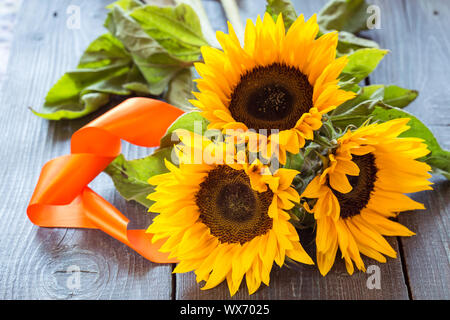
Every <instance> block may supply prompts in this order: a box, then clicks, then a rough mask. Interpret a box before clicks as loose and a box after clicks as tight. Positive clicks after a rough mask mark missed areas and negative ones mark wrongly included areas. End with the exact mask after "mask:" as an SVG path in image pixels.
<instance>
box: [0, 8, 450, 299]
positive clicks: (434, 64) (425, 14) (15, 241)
mask: <svg viewBox="0 0 450 320" xmlns="http://www.w3.org/2000/svg"><path fill="white" fill-rule="evenodd" d="M109 2H110V1H108V0H102V1H88V0H85V1H83V0H47V1H42V0H25V1H24V3H23V4H22V6H21V8H20V11H19V13H18V21H17V25H16V28H15V34H14V41H13V45H12V49H11V54H10V58H9V63H8V69H7V73H6V76H5V78H4V81H3V86H2V90H1V93H0V94H1V96H0V102H1V103H0V110H1V113H0V139H1V140H0V141H1V146H2V148H1V151H0V152H1V164H2V165H1V178H2V180H1V183H0V194H2V195H3V196H2V201H0V217H1V223H0V298H1V299H229V293H228V290H227V287H226V285H225V284H224V283H222V285H220V286H218V287H217V288H214V289H212V290H206V291H201V290H200V286H199V285H198V284H197V283H196V281H195V278H194V274H193V273H187V274H177V275H175V274H172V273H171V272H172V270H173V268H174V266H173V265H170V264H166V265H158V264H154V263H151V262H149V261H147V260H145V259H144V258H142V257H141V256H140V255H138V254H137V253H135V252H134V251H132V250H131V249H129V248H128V247H126V246H124V245H122V244H121V243H120V242H118V241H117V240H115V239H113V238H111V237H109V236H108V235H106V234H104V233H102V232H100V231H97V230H73V229H68V230H66V229H47V228H38V227H36V226H34V225H33V224H32V223H31V222H30V221H29V220H28V218H27V216H26V207H27V203H28V200H29V199H30V196H31V194H32V192H33V188H34V186H35V183H36V182H37V178H38V175H39V172H40V170H41V167H42V165H43V164H44V163H45V162H47V161H48V160H50V159H52V158H54V157H57V156H60V155H63V154H67V153H69V139H70V136H71V134H72V133H73V132H75V131H76V130H77V129H79V128H80V127H82V126H83V125H84V124H86V123H87V122H88V121H90V120H92V119H93V118H94V117H96V116H98V115H99V114H101V112H98V113H96V114H94V115H91V116H88V117H86V118H83V119H80V120H75V121H60V122H50V121H46V120H43V119H41V118H38V117H36V116H34V115H33V114H32V113H31V112H30V111H29V110H28V107H29V106H33V107H35V108H39V107H40V105H41V104H42V103H43V101H44V97H45V95H46V92H47V91H48V89H49V88H50V87H51V86H52V85H53V84H54V83H55V81H56V80H57V79H58V78H59V77H60V76H61V75H62V74H63V73H64V72H65V71H67V70H69V69H71V68H74V67H75V66H76V64H77V62H78V59H79V57H80V55H81V53H82V52H83V50H84V49H85V48H86V46H87V45H88V43H90V41H92V40H93V39H94V38H96V37H97V36H98V35H100V34H101V33H103V32H104V29H103V27H102V23H103V20H104V18H105V15H106V10H105V9H104V7H105V6H106V5H107V4H108V3H109ZM325 2H326V1H325V0H321V1H317V0H310V1H308V0H301V1H300V0H298V1H295V2H294V5H295V7H296V9H297V11H298V12H303V13H305V15H306V16H307V17H309V16H310V15H312V14H313V13H314V12H317V11H318V10H319V9H320V8H321V7H322V6H323V4H324V3H325ZM369 2H372V3H374V4H376V5H378V6H379V7H380V9H381V29H378V30H372V31H370V32H368V33H366V35H367V36H370V37H371V38H373V39H374V40H376V41H377V42H379V43H380V45H381V46H382V47H384V48H388V49H390V50H391V53H390V54H389V55H388V56H387V57H386V58H385V59H384V61H383V62H382V63H381V65H380V66H379V67H378V69H377V70H376V71H375V72H374V73H373V75H372V76H371V77H370V79H369V81H370V83H391V84H397V85H400V86H404V87H407V88H414V89H417V90H419V91H420V96H419V98H418V99H417V100H416V101H415V102H414V103H413V104H412V105H411V106H410V107H409V110H410V111H411V112H413V113H414V114H416V115H417V116H419V118H421V119H422V120H423V121H424V122H425V123H426V124H427V125H428V126H429V127H430V128H431V130H432V131H433V132H434V133H435V135H436V137H437V139H438V140H439V142H440V143H441V144H442V145H443V147H445V148H447V149H449V148H450V134H449V124H450V113H449V105H450V90H449V89H448V86H449V76H448V75H449V74H450V58H449V52H450V37H449V35H448V31H449V30H450V2H448V1H441V0H408V1H406V0H389V1H388V0H369ZM71 4H75V5H78V6H79V7H80V9H81V11H80V12H81V24H80V29H78V30H77V29H75V30H73V29H68V28H67V27H66V20H67V18H68V14H67V13H66V10H67V8H68V6H69V5H71ZM204 6H205V9H206V11H207V13H208V15H209V16H210V18H211V23H212V25H213V28H215V29H218V30H223V31H225V30H226V19H225V18H224V11H223V9H222V7H221V5H220V3H219V2H218V1H213V0H206V1H204ZM239 7H240V13H241V17H242V19H247V18H251V19H255V18H256V15H257V14H262V13H263V12H264V8H265V5H264V1H263V0H258V1H253V0H252V1H250V0H245V1H244V0H242V1H239ZM123 150H124V151H123V152H124V153H125V155H126V156H127V157H128V158H137V157H142V156H145V155H146V154H147V152H148V150H145V149H139V148H135V147H132V146H129V145H127V144H124V149H123ZM433 181H434V182H435V185H434V189H435V190H434V191H429V192H423V193H420V194H417V195H414V196H413V198H414V199H416V200H418V201H421V202H424V203H425V206H426V207H427V210H426V211H417V212H415V211H414V212H408V213H404V214H402V215H401V216H400V218H399V220H400V222H401V223H403V224H405V225H406V226H407V227H408V228H410V229H411V230H413V231H415V232H416V233H417V235H416V236H414V237H411V238H402V239H399V238H396V237H390V238H389V239H388V240H389V242H390V243H391V244H392V246H393V247H394V248H395V249H396V251H397V252H398V258H397V259H388V262H387V263H385V264H380V263H378V262H376V261H374V260H371V259H368V258H366V259H364V261H365V263H366V266H368V265H376V266H379V268H380V272H381V273H380V275H381V289H369V288H368V287H367V279H368V278H369V276H370V275H369V274H366V273H363V272H356V273H355V274H354V275H353V276H349V275H347V273H346V271H345V266H344V263H343V260H340V259H339V258H338V260H337V262H336V264H335V266H334V268H333V269H332V271H331V272H330V273H329V274H328V275H327V276H326V277H322V276H321V275H320V274H319V272H318V271H317V269H316V268H315V267H309V266H304V267H301V268H300V269H299V270H292V269H288V268H283V269H278V268H274V270H273V271H272V274H271V284H270V287H266V286H264V285H263V286H262V287H261V288H260V289H259V290H258V291H257V292H256V293H255V294H253V295H251V296H248V294H247V290H246V287H245V284H243V285H242V287H241V289H240V290H239V292H238V293H237V294H236V295H235V297H234V298H235V299H449V298H450V268H449V257H450V249H449V232H448V230H449V228H450V220H449V209H450V206H449V202H450V201H449V198H450V183H449V182H448V181H446V180H445V179H443V178H441V177H434V178H433ZM91 186H92V187H93V188H94V189H95V190H96V191H97V192H99V193H100V194H101V195H102V196H104V197H105V198H106V199H107V200H108V201H110V202H112V203H113V204H114V205H115V206H117V207H118V208H119V209H120V210H121V211H122V212H124V213H126V215H127V216H128V217H129V218H130V219H131V220H132V221H133V226H132V227H141V228H142V227H145V226H146V225H148V223H149V221H150V220H149V219H150V218H149V217H148V216H147V214H146V213H145V212H146V210H145V209H144V208H143V207H141V206H140V205H138V204H136V203H133V202H130V203H127V202H126V201H125V200H123V199H122V198H121V196H120V195H118V194H117V192H116V191H115V189H114V187H113V185H112V182H111V181H110V179H109V177H107V176H106V175H104V174H102V175H101V176H100V177H98V178H97V179H96V180H95V181H94V182H93V183H92V184H91ZM307 233H308V232H307ZM307 233H305V234H304V235H303V237H306V238H308V237H309V239H311V234H309V235H308V234H307ZM310 242H311V241H309V243H310ZM305 246H307V247H308V248H309V249H308V250H311V245H307V244H306V243H305ZM71 266H75V268H77V267H78V268H79V270H80V286H79V288H78V287H75V288H74V287H73V286H70V285H68V280H70V276H71V275H72V274H71ZM75 270H76V269H75ZM71 288H72V289H71Z"/></svg>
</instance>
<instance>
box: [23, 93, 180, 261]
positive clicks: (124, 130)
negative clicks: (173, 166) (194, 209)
mask: <svg viewBox="0 0 450 320" xmlns="http://www.w3.org/2000/svg"><path fill="white" fill-rule="evenodd" d="M182 113H183V111H181V110H179V109H177V108H175V107H174V106H171V105H170V104H167V103H165V102H162V101H159V100H154V99H149V98H130V99H128V100H126V101H124V102H122V103H121V104H119V105H118V106H116V107H115V108H113V109H111V110H109V111H108V112H106V113H105V114H103V115H102V116H100V117H99V118H97V119H95V120H93V121H92V122H90V123H89V124H87V125H86V126H84V127H83V128H81V129H79V130H78V131H76V132H75V133H74V134H73V135H72V139H71V154H70V155H65V156H62V157H58V158H56V159H53V160H50V161H49V162H47V163H46V164H45V165H44V167H43V168H42V171H41V175H40V177H39V180H38V183H37V185H36V188H35V190H34V193H33V195H32V197H31V200H30V203H29V205H28V208H27V214H28V218H29V219H30V220H31V221H32V222H33V223H34V224H36V225H38V226H40V227H62V228H92V229H100V230H102V231H104V232H106V233H107V234H109V235H110V236H112V237H114V238H116V239H117V240H119V241H121V242H123V243H125V244H126V245H128V246H129V247H130V248H132V249H134V250H135V251H136V252H138V253H139V254H141V255H142V256H143V257H145V258H146V259H148V260H150V261H153V262H157V263H172V262H176V260H174V259H169V258H168V254H166V253H161V252H159V251H158V249H159V248H160V247H161V245H162V244H163V243H164V241H157V242H155V243H154V244H152V243H151V238H152V234H148V233H145V230H128V229H127V226H128V222H129V220H128V219H127V218H126V217H125V216H124V215H123V214H122V213H121V212H120V211H119V210H117V209H116V208H115V207H114V206H113V205H112V204H110V203H109V202H108V201H106V200H105V199H103V198H102V197H101V196H100V195H98V194H97V193H95V192H94V191H93V190H92V189H90V188H89V187H88V186H87V185H88V184H89V183H90V182H91V181H92V180H93V179H94V178H95V177H96V176H97V175H98V174H99V173H101V172H102V171H103V170H104V169H105V168H106V167H107V166H108V164H109V163H110V162H111V161H113V160H114V159H115V158H116V157H117V156H118V155H119V154H120V151H121V140H125V141H127V142H130V143H132V144H135V145H138V146H142V147H156V146H158V145H159V141H160V138H161V137H162V136H163V135H164V133H165V132H166V130H167V128H168V127H169V126H170V125H171V124H172V123H173V122H174V121H175V120H176V119H177V118H178V117H179V116H180V115H181V114H182Z"/></svg>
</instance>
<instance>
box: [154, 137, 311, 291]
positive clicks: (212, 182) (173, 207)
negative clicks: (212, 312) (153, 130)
mask: <svg viewBox="0 0 450 320" xmlns="http://www.w3.org/2000/svg"><path fill="white" fill-rule="evenodd" d="M180 139H181V138H180ZM181 140H182V141H183V143H186V145H189V144H190V143H189V142H186V139H185V140H183V139H181ZM213 144H214V143H212V142H208V141H207V140H206V139H204V138H203V143H201V144H200V146H201V148H202V149H203V150H204V149H206V148H210V150H212V149H215V150H216V152H217V153H220V152H222V151H223V150H225V148H224V147H223V146H221V145H218V146H217V147H216V146H214V147H211V145H213ZM194 148H195V147H194ZM177 154H178V157H179V162H180V163H179V167H177V166H175V165H174V164H172V163H171V162H169V161H166V167H167V169H168V170H169V172H168V173H165V174H162V175H158V176H155V177H152V178H151V179H150V180H149V183H150V184H152V185H156V187H155V192H153V193H151V194H150V195H149V197H148V198H149V199H151V200H153V201H155V202H154V204H153V205H152V206H151V207H150V209H149V210H150V211H152V212H158V213H160V214H159V215H158V216H157V217H155V219H154V220H153V222H152V224H151V225H150V226H149V228H148V230H147V232H150V233H153V234H154V235H153V238H152V239H153V241H157V240H158V239H166V241H165V243H164V245H163V246H162V247H161V249H160V251H162V252H170V257H173V258H176V259H177V260H178V261H179V264H178V265H177V267H176V268H175V270H174V272H189V271H195V274H196V277H197V282H200V281H206V283H205V285H204V287H203V288H202V289H210V288H213V287H215V286H217V285H218V284H219V283H221V282H222V281H224V280H225V279H226V281H227V283H228V288H229V290H230V294H231V295H234V294H235V293H236V291H237V290H238V288H239V286H240V284H241V282H242V279H243V277H244V275H245V278H246V282H247V287H248V291H249V294H252V293H253V292H255V291H256V290H257V289H258V288H259V286H260V284H261V282H263V283H265V284H266V285H268V284H269V274H270V271H271V269H272V266H273V262H274V261H275V263H276V264H278V265H279V266H280V267H281V266H282V265H283V263H284V260H285V257H286V256H287V257H289V258H291V259H293V260H296V261H299V262H302V263H306V264H313V261H312V260H311V258H310V257H309V256H308V254H307V253H306V252H305V251H304V249H303V248H302V246H301V245H300V242H299V236H298V234H297V232H296V230H295V228H294V227H293V226H292V224H291V223H290V222H289V221H288V220H289V218H290V216H289V214H288V213H287V212H286V211H285V210H289V209H291V208H292V207H293V206H294V202H298V201H299V199H300V197H299V195H298V193H297V192H296V191H295V190H294V189H293V188H292V187H291V182H292V180H293V178H294V177H295V175H297V173H298V172H297V171H295V170H291V169H278V171H276V172H275V173H274V174H273V175H272V174H270V173H269V172H268V171H267V168H266V167H264V166H263V165H262V164H261V163H260V162H255V163H253V164H245V163H244V164H238V163H232V164H225V163H223V164H219V163H213V164H207V163H205V162H202V163H191V162H189V161H190V160H191V155H189V156H187V157H184V155H183V152H177Z"/></svg>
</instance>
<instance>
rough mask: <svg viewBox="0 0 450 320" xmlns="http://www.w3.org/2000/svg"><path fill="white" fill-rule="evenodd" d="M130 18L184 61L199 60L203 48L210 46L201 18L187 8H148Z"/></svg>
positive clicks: (141, 9) (134, 13)
mask: <svg viewBox="0 0 450 320" xmlns="http://www.w3.org/2000/svg"><path fill="white" fill-rule="evenodd" d="M130 16H131V17H132V18H134V19H135V20H136V21H137V22H138V23H139V25H140V27H141V28H142V29H143V30H144V31H145V32H146V33H147V34H148V35H149V36H150V37H152V38H153V39H155V40H156V41H157V42H158V43H159V44H160V45H161V46H162V47H164V48H165V49H166V50H167V52H169V53H170V54H171V55H173V56H174V57H177V58H179V59H182V60H184V61H196V60H198V58H199V56H200V54H201V52H200V47H201V46H204V45H208V43H207V42H206V40H205V39H204V38H203V34H202V29H201V26H200V20H199V19H198V17H197V14H196V13H195V12H194V10H193V9H192V8H191V7H190V6H188V5H186V4H180V5H178V6H176V7H158V6H144V7H140V8H137V9H135V10H133V11H132V12H131V13H130Z"/></svg>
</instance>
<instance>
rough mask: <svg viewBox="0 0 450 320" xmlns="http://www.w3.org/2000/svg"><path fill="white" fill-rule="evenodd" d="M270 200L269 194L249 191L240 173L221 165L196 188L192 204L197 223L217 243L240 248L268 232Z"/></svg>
mask: <svg viewBox="0 0 450 320" xmlns="http://www.w3.org/2000/svg"><path fill="white" fill-rule="evenodd" d="M272 198H273V193H272V191H270V190H268V191H266V192H262V193H260V192H257V191H255V190H253V189H252V187H251V185H250V179H249V177H248V176H247V174H246V173H245V171H244V170H235V169H233V168H231V167H229V166H226V165H221V166H218V167H217V168H215V169H213V170H211V171H210V172H209V173H208V176H207V177H206V178H205V180H204V181H203V182H202V183H201V184H200V190H199V191H198V192H197V194H196V203H197V206H198V208H199V210H200V220H201V221H202V222H203V223H204V224H206V225H207V226H208V227H209V229H210V231H211V234H212V235H214V236H215V237H217V238H218V239H219V240H220V242H222V243H224V242H225V243H238V242H239V243H241V244H244V243H245V242H248V241H250V240H252V239H253V238H255V237H256V236H259V235H263V234H265V233H266V232H267V231H269V230H270V229H271V228H272V218H270V217H269V215H268V209H269V206H270V204H271V202H272Z"/></svg>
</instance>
